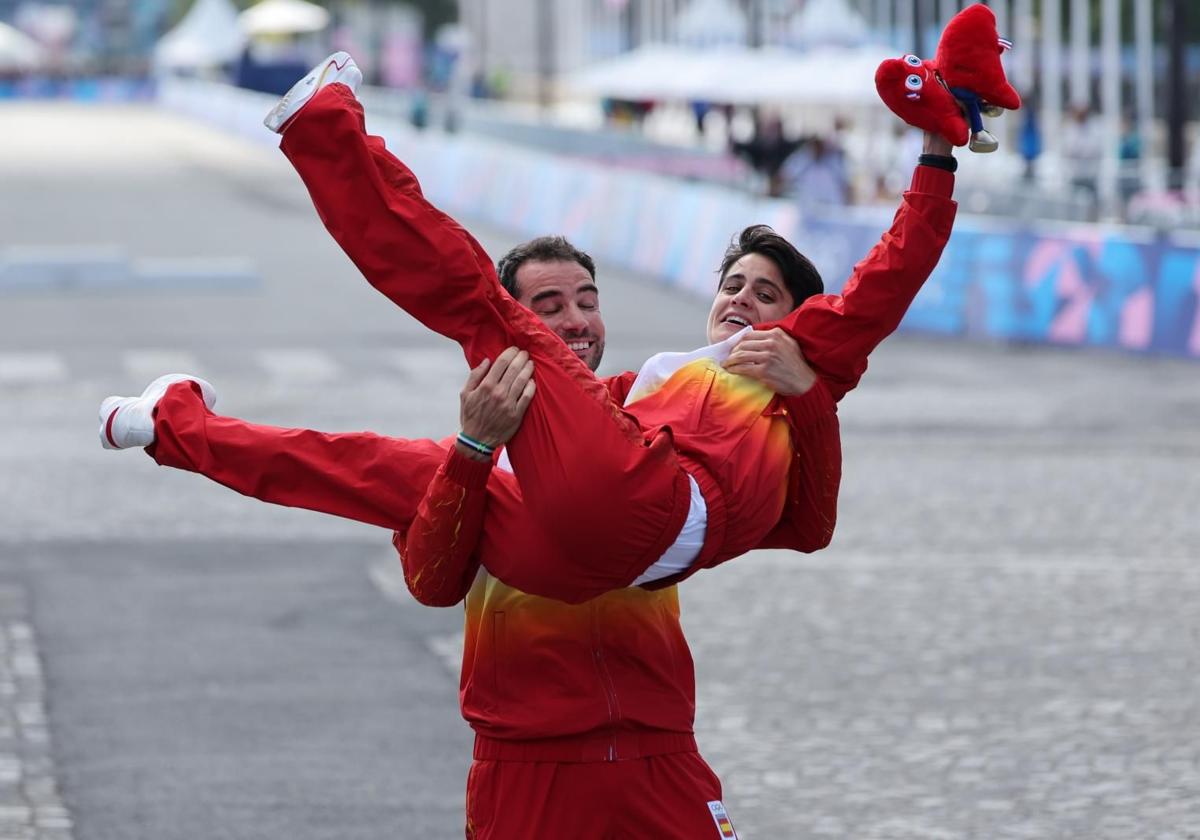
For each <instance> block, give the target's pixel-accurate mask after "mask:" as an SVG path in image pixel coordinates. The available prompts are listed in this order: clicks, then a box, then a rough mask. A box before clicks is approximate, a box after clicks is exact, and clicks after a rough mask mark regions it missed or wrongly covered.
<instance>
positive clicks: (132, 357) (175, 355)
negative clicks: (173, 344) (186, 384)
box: [121, 348, 201, 382]
mask: <svg viewBox="0 0 1200 840" xmlns="http://www.w3.org/2000/svg"><path fill="white" fill-rule="evenodd" d="M121 359H122V362H123V363H124V365H125V371H126V373H128V374H129V375H130V376H131V377H132V378H133V380H134V382H142V380H145V381H146V382H149V381H150V380H152V379H155V378H157V377H159V376H162V375H163V374H164V373H193V374H196V375H197V376H200V375H201V371H200V362H199V361H198V360H197V359H196V357H195V356H194V355H192V354H191V353H187V352H184V351H182V350H168V349H161V348H145V349H141V350H127V351H125V352H124V353H123V354H122V355H121Z"/></svg>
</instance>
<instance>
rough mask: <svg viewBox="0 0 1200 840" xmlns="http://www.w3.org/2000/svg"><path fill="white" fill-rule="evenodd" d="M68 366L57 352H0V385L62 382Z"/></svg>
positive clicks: (65, 376)
mask: <svg viewBox="0 0 1200 840" xmlns="http://www.w3.org/2000/svg"><path fill="white" fill-rule="evenodd" d="M66 378H67V366H66V364H65V363H64V362H63V360H62V358H60V357H59V356H58V354H56V353H0V385H41V384H46V383H51V382H62V381H64V380H65V379H66Z"/></svg>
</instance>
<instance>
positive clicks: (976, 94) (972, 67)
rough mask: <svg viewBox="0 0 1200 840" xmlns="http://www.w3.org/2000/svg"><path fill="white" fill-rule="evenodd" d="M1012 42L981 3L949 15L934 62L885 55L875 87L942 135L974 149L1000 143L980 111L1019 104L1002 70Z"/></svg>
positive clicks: (906, 115)
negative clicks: (998, 31) (1003, 35)
mask: <svg viewBox="0 0 1200 840" xmlns="http://www.w3.org/2000/svg"><path fill="white" fill-rule="evenodd" d="M1011 47H1012V43H1011V42H1009V41H1006V40H1004V39H1003V38H1001V37H1000V36H999V34H997V32H996V15H995V14H994V13H993V12H992V10H991V9H989V8H988V7H987V6H985V5H983V4H982V3H979V4H976V5H974V6H968V7H967V8H965V9H963V10H962V11H961V12H959V13H958V14H957V15H955V16H954V17H953V18H951V19H950V22H949V23H948V24H946V29H945V30H944V31H943V32H942V38H941V40H940V41H939V42H938V46H937V52H936V54H935V55H934V59H933V61H928V60H922V59H920V58H918V57H917V56H915V55H906V56H904V57H903V58H889V59H888V60H887V61H885V62H883V63H882V64H880V65H879V69H878V70H877V71H875V87H876V88H877V89H878V90H879V95H880V97H881V98H882V99H883V101H884V102H885V103H886V104H887V106H888V107H889V108H891V109H892V111H893V112H894V113H895V114H896V116H898V117H900V119H902V120H904V121H905V122H906V123H908V124H909V125H912V126H916V127H917V128H920V129H924V130H925V131H931V132H933V133H935V134H940V135H941V136H942V137H944V138H945V139H946V140H947V141H948V142H949V143H951V144H953V145H955V146H966V145H968V143H969V144H970V149H971V151H973V152H994V151H996V148H997V147H998V146H999V145H1000V144H999V143H997V142H996V138H995V137H993V136H992V134H991V132H989V131H988V130H987V129H985V128H984V127H983V115H984V114H986V115H987V116H989V117H997V116H999V115H1000V114H1001V113H1003V112H1004V111H1015V110H1016V109H1018V108H1020V107H1021V97H1020V96H1019V95H1018V94H1017V92H1016V90H1014V89H1013V86H1012V85H1010V84H1009V83H1008V79H1007V78H1006V77H1005V75H1004V65H1002V64H1001V63H1000V56H1001V55H1002V54H1003V53H1004V51H1005V50H1007V49H1010V48H1011Z"/></svg>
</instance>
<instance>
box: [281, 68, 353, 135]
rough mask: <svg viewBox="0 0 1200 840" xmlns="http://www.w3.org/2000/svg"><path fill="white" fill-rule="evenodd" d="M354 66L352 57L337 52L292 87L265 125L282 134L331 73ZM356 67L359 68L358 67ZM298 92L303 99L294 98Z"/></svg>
mask: <svg viewBox="0 0 1200 840" xmlns="http://www.w3.org/2000/svg"><path fill="white" fill-rule="evenodd" d="M352 64H354V59H353V58H351V57H350V54H349V53H346V52H336V53H334V54H333V55H331V56H330V57H329V58H328V59H326V60H325V62H324V64H322V65H321V69H320V70H319V71H317V70H313V71H311V72H309V74H308V75H307V76H305V77H304V78H303V79H301V80H300V81H298V82H296V84H294V85H292V88H291V90H289V91H288V92H287V93H285V94H284V95H283V98H282V99H280V100H279V102H277V103H276V104H275V107H274V108H272V109H271V110H270V112H269V113H268V114H267V116H266V117H264V118H263V125H265V126H266V127H267V128H269V129H270V130H271V131H273V132H275V133H276V134H282V133H283V132H284V130H285V129H286V128H287V127H288V125H289V124H290V123H291V121H292V120H293V119H295V118H296V115H297V114H299V113H300V111H301V110H303V108H304V106H305V105H306V104H308V100H310V99H312V97H313V96H314V95H315V94H316V92H317V91H319V90H320V89H321V88H322V87H324V86H325V79H326V78H327V77H328V76H329V72H330V71H331V70H336V71H337V72H339V73H340V72H341V71H343V70H345V69H346V67H348V66H350V65H352ZM354 66H355V67H357V66H358V65H354ZM314 76H315V78H314ZM351 90H353V88H351ZM297 92H299V93H300V94H303V98H294V95H295V94H297ZM293 104H294V105H295V110H294V111H292V112H291V113H288V112H289V111H291V110H292V107H293Z"/></svg>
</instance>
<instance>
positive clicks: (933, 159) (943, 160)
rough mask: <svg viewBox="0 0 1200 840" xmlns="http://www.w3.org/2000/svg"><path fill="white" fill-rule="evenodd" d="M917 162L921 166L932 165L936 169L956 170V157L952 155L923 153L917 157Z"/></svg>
mask: <svg viewBox="0 0 1200 840" xmlns="http://www.w3.org/2000/svg"><path fill="white" fill-rule="evenodd" d="M917 163H919V164H920V165H921V166H934V167H937V168H938V169H945V170H946V171H947V172H957V171H958V159H957V158H955V157H954V156H953V155H931V154H929V153H925V154H923V155H921V156H920V157H919V158H917Z"/></svg>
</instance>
